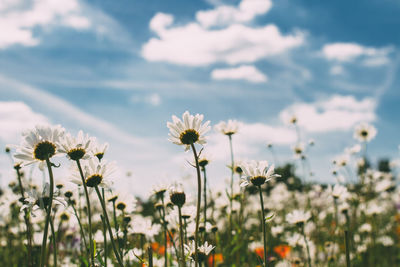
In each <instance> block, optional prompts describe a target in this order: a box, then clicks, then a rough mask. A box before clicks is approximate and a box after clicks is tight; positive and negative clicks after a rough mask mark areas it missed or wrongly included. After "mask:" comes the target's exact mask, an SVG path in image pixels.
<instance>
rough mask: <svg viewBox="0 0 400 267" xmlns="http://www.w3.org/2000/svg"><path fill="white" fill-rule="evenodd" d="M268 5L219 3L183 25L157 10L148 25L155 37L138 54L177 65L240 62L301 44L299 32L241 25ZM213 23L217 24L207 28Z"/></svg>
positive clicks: (251, 0)
mask: <svg viewBox="0 0 400 267" xmlns="http://www.w3.org/2000/svg"><path fill="white" fill-rule="evenodd" d="M270 7H271V2H270V1H269V0H243V1H242V2H241V3H240V4H239V6H238V7H234V6H226V5H223V6H219V7H216V8H215V9H213V10H207V11H198V12H197V13H196V18H197V20H195V21H193V22H189V23H187V24H184V25H173V22H174V17H173V16H172V15H170V14H164V13H157V14H156V15H155V16H154V17H153V18H152V19H151V21H150V25H149V27H150V29H151V30H152V31H154V33H156V34H157V37H155V38H151V39H150V40H149V41H148V42H147V43H145V44H144V45H143V47H142V51H141V54H142V56H143V57H144V58H145V59H146V60H149V61H165V62H169V63H173V64H179V65H189V66H203V65H209V64H212V63H216V62H224V63H228V64H240V63H252V62H255V61H257V60H260V59H263V58H267V57H271V56H275V55H278V54H282V53H285V52H287V51H288V50H290V49H292V48H295V47H298V46H300V45H302V44H303V42H304V33H303V32H300V31H297V32H294V33H292V34H288V35H283V34H281V32H280V31H279V29H278V27H277V26H276V25H274V24H269V25H265V26H260V27H253V26H248V25H243V24H242V23H244V22H248V21H251V20H252V19H253V18H254V17H255V16H256V15H260V14H264V13H266V12H267V11H268V10H269V9H270ZM215 25H218V26H221V27H218V28H213V29H211V28H209V27H210V26H215Z"/></svg>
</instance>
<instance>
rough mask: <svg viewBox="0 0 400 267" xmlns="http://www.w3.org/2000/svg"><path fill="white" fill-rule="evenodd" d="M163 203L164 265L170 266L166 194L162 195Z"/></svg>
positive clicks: (165, 266)
mask: <svg viewBox="0 0 400 267" xmlns="http://www.w3.org/2000/svg"><path fill="white" fill-rule="evenodd" d="M161 203H162V215H161V217H162V221H163V229H164V267H167V266H168V257H167V245H168V243H167V242H168V240H167V224H166V223H165V208H164V194H163V195H162V197H161Z"/></svg>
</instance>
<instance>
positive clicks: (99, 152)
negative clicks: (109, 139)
mask: <svg viewBox="0 0 400 267" xmlns="http://www.w3.org/2000/svg"><path fill="white" fill-rule="evenodd" d="M92 144H93V145H92V153H93V156H95V157H96V158H98V159H99V161H101V160H102V159H103V157H104V154H105V153H106V151H107V149H108V143H104V144H99V143H98V142H97V140H96V138H93V140H92Z"/></svg>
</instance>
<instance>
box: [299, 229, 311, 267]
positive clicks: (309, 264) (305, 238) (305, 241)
mask: <svg viewBox="0 0 400 267" xmlns="http://www.w3.org/2000/svg"><path fill="white" fill-rule="evenodd" d="M301 231H302V233H303V237H304V243H306V249H307V260H308V267H311V255H310V247H309V246H308V241H307V237H306V233H305V232H304V224H303V225H302V226H301Z"/></svg>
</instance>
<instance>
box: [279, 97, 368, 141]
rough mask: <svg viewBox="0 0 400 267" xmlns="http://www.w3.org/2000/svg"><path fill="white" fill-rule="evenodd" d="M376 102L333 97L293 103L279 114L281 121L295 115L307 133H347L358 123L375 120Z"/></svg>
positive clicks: (366, 99) (365, 99)
mask: <svg viewBox="0 0 400 267" xmlns="http://www.w3.org/2000/svg"><path fill="white" fill-rule="evenodd" d="M375 108H376V102H375V100H374V99H372V98H364V99H362V100H357V99H356V98H355V97H354V96H341V95H334V96H332V97H330V98H328V99H323V100H317V101H315V102H312V103H295V104H293V105H291V106H289V107H287V108H286V109H284V110H283V111H281V113H280V118H281V119H282V121H288V119H289V118H290V117H291V116H293V115H295V116H296V117H298V125H299V126H301V127H302V128H303V129H305V130H306V131H308V132H314V133H323V132H330V131H348V130H351V129H352V128H353V127H354V126H355V125H356V124H357V123H359V122H371V121H374V120H375V119H376V114H375Z"/></svg>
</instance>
